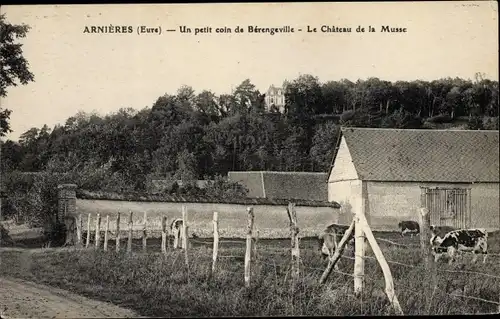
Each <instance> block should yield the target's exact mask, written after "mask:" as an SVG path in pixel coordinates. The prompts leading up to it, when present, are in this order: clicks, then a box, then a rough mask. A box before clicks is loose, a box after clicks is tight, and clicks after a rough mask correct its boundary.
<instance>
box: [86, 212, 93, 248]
mask: <svg viewBox="0 0 500 319" xmlns="http://www.w3.org/2000/svg"><path fill="white" fill-rule="evenodd" d="M91 216H92V215H91V214H90V213H89V215H88V217H87V238H85V248H89V245H90V218H91Z"/></svg>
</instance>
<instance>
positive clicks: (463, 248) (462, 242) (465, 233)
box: [430, 228, 488, 264]
mask: <svg viewBox="0 0 500 319" xmlns="http://www.w3.org/2000/svg"><path fill="white" fill-rule="evenodd" d="M430 241H431V249H432V254H433V255H434V261H436V262H437V261H438V260H439V259H440V257H441V255H442V254H444V253H445V254H447V255H448V257H449V261H448V263H449V264H451V263H452V262H453V261H454V260H455V253H456V252H457V251H458V252H473V253H474V258H473V259H472V262H473V263H475V262H476V261H477V255H478V254H479V253H481V254H482V255H483V263H486V258H487V257H488V232H487V231H486V229H484V228H475V229H457V230H452V231H450V232H448V233H447V234H446V235H444V236H443V237H440V236H438V235H436V234H434V233H433V235H432V237H431V240H430Z"/></svg>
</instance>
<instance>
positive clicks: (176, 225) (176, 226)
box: [170, 218, 183, 249]
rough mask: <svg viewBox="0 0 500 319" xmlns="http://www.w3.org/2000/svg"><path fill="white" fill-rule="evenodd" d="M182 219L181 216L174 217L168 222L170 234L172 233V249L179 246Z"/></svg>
mask: <svg viewBox="0 0 500 319" xmlns="http://www.w3.org/2000/svg"><path fill="white" fill-rule="evenodd" d="M182 225H183V221H182V218H176V219H174V220H173V221H172V223H171V224H170V230H171V232H172V235H174V249H175V248H179V246H180V244H181V243H180V242H181V240H182V236H181V231H182Z"/></svg>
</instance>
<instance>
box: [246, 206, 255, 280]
mask: <svg viewBox="0 0 500 319" xmlns="http://www.w3.org/2000/svg"><path fill="white" fill-rule="evenodd" d="M247 212H248V226H247V246H246V252H245V287H250V257H251V254H252V232H253V221H254V214H253V208H252V207H248V208H247Z"/></svg>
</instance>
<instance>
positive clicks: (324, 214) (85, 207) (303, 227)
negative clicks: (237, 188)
mask: <svg viewBox="0 0 500 319" xmlns="http://www.w3.org/2000/svg"><path fill="white" fill-rule="evenodd" d="M182 205H185V206H186V208H187V211H188V225H189V233H190V234H191V233H192V232H194V233H196V234H197V235H198V236H200V237H212V236H213V235H212V227H213V226H212V217H213V212H214V211H217V212H219V230H220V235H221V236H222V237H241V238H243V237H245V235H246V227H247V216H248V215H247V212H246V208H247V206H245V205H235V204H210V203H172V202H134V201H114V200H88V199H77V201H76V206H77V213H76V214H79V213H81V214H82V219H83V226H84V229H86V227H87V216H88V213H92V219H91V229H92V230H93V229H94V227H95V216H96V215H95V214H96V213H97V212H98V213H100V214H101V216H102V224H101V225H102V229H104V228H103V227H104V221H105V219H106V215H109V216H110V230H111V231H114V230H115V229H116V226H115V221H116V216H117V214H118V212H121V218H120V219H121V222H120V228H121V230H122V231H123V232H126V230H128V226H127V223H128V217H129V211H132V212H133V220H134V230H137V231H139V230H140V229H141V227H142V219H143V214H144V211H147V214H148V221H149V223H148V227H149V229H151V230H154V232H153V234H154V235H153V236H160V234H161V218H162V217H163V216H166V217H167V223H168V224H169V225H170V223H171V222H172V221H173V219H174V218H180V217H181V216H182V214H181V209H182ZM252 207H253V208H254V214H255V220H254V227H255V228H254V229H255V230H259V236H260V237H261V238H284V237H285V238H286V237H289V236H290V230H289V227H290V225H289V220H288V215H287V213H286V206H278V205H253V206H252ZM296 210H297V218H298V226H299V228H300V233H299V234H300V236H302V237H306V236H316V235H317V234H318V232H319V231H321V230H322V229H324V227H325V225H326V224H328V223H332V222H335V221H337V219H338V214H339V209H335V208H332V207H309V206H297V207H296ZM138 235H139V232H137V236H138Z"/></svg>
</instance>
